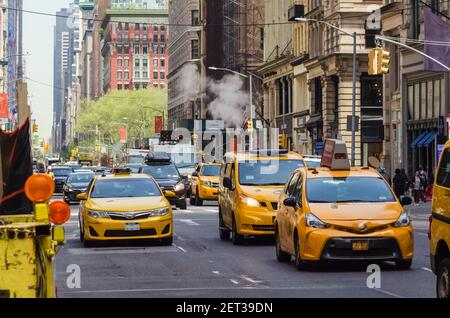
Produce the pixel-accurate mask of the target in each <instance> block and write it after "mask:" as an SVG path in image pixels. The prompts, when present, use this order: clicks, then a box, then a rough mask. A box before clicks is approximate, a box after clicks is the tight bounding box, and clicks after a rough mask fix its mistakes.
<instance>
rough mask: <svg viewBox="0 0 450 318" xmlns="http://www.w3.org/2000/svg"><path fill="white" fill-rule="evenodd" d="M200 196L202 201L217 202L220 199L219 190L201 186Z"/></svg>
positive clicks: (199, 189)
mask: <svg viewBox="0 0 450 318" xmlns="http://www.w3.org/2000/svg"><path fill="white" fill-rule="evenodd" d="M198 194H199V197H200V199H202V200H211V201H217V199H218V197H219V189H218V188H210V187H205V186H200V187H199V188H198Z"/></svg>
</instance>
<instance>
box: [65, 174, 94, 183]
mask: <svg viewBox="0 0 450 318" xmlns="http://www.w3.org/2000/svg"><path fill="white" fill-rule="evenodd" d="M92 178H94V174H93V173H83V174H72V175H70V176H69V178H68V179H67V182H69V183H89V182H91V180H92Z"/></svg>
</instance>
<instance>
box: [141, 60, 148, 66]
mask: <svg viewBox="0 0 450 318" xmlns="http://www.w3.org/2000/svg"><path fill="white" fill-rule="evenodd" d="M142 66H144V67H147V66H148V60H147V59H143V60H142Z"/></svg>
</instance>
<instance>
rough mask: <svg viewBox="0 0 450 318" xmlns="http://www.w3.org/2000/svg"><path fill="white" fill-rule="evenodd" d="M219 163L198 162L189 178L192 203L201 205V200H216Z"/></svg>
mask: <svg viewBox="0 0 450 318" xmlns="http://www.w3.org/2000/svg"><path fill="white" fill-rule="evenodd" d="M221 166H222V165H221V164H220V163H200V164H199V165H198V166H197V168H196V169H195V171H194V173H193V174H192V178H191V200H190V203H191V204H192V205H198V206H201V205H203V200H210V201H217V197H218V194H219V174H220V167H221Z"/></svg>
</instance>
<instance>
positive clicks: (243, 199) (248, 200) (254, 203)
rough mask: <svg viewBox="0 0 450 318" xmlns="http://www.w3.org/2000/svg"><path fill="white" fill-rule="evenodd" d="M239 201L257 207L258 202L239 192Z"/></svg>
mask: <svg viewBox="0 0 450 318" xmlns="http://www.w3.org/2000/svg"><path fill="white" fill-rule="evenodd" d="M240 199H241V203H243V204H245V205H248V206H252V207H259V202H258V200H256V199H253V198H250V197H248V196H246V195H243V194H241V195H240Z"/></svg>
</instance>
